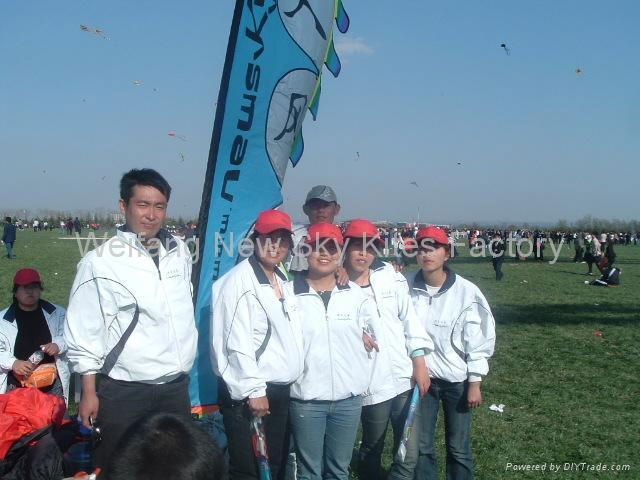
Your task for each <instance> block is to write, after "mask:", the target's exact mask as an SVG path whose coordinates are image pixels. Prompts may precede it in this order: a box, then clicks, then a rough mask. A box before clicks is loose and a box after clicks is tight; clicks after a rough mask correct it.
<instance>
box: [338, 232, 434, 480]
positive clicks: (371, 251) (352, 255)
mask: <svg viewBox="0 0 640 480" xmlns="http://www.w3.org/2000/svg"><path fill="white" fill-rule="evenodd" d="M344 237H345V244H346V250H345V258H344V267H345V268H346V270H347V273H348V274H349V279H350V280H351V281H352V282H354V283H356V284H357V285H359V286H360V287H361V289H362V291H363V292H364V293H365V294H366V295H367V296H368V297H369V298H370V299H371V301H372V302H373V304H374V305H375V307H376V311H377V313H378V316H379V319H377V321H376V322H374V323H373V326H372V327H373V334H374V335H375V339H376V342H377V344H378V348H379V351H378V352H375V353H373V354H372V356H373V358H372V368H371V380H370V384H369V388H368V389H367V392H366V394H365V395H364V397H363V407H362V416H361V420H362V443H361V444H360V452H359V455H358V457H359V458H358V460H359V462H358V463H359V475H360V477H361V478H366V479H367V480H377V479H379V478H381V476H382V472H381V468H380V460H381V456H382V450H383V448H384V440H385V437H386V433H387V427H388V425H389V421H391V426H392V428H393V440H394V441H393V452H394V453H395V452H396V451H397V450H398V446H399V444H400V440H401V438H402V431H403V428H404V422H405V420H406V418H407V413H408V410H409V404H410V403H411V396H412V395H411V394H412V384H413V383H416V384H417V386H418V388H419V389H420V396H421V397H422V396H424V395H425V393H427V390H429V384H430V380H429V373H428V370H427V365H426V363H425V355H427V354H428V353H430V352H432V351H433V341H432V340H431V337H429V335H428V334H427V332H426V330H425V329H424V327H423V326H422V323H421V322H420V320H419V319H418V317H417V315H416V312H415V310H414V308H413V303H412V302H411V296H410V294H409V287H408V286H407V281H406V279H405V278H404V276H403V275H402V274H400V273H398V272H396V271H395V268H394V267H393V266H392V265H390V264H389V263H385V262H382V261H381V260H380V259H378V257H377V254H378V252H379V251H381V250H382V248H383V244H382V240H381V239H380V235H379V232H378V229H377V227H376V226H375V225H374V224H373V223H371V222H370V221H368V220H353V221H352V222H351V223H350V224H349V225H348V226H347V229H346V230H345V233H344ZM418 425H419V421H418V420H415V423H414V429H413V431H412V434H411V436H410V437H409V441H408V443H407V445H406V447H407V453H406V456H405V459H404V461H402V462H400V461H397V460H396V459H395V455H394V462H393V464H392V465H391V469H390V470H389V474H388V477H387V478H388V479H389V480H391V479H393V480H398V479H402V480H412V479H413V471H414V468H415V465H416V462H417V460H418V429H417V428H416V427H417V426H418Z"/></svg>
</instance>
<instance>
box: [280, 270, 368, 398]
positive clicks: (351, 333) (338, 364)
mask: <svg viewBox="0 0 640 480" xmlns="http://www.w3.org/2000/svg"><path fill="white" fill-rule="evenodd" d="M285 291H286V292H287V293H286V294H285V295H286V296H287V298H289V297H290V296H291V295H295V302H291V305H290V306H289V314H290V315H291V316H297V317H298V318H299V319H300V321H301V323H302V333H303V338H304V371H303V373H302V375H301V376H300V378H298V380H297V381H296V382H295V383H294V384H293V385H292V386H291V397H292V398H296V399H298V400H330V401H336V400H343V399H345V398H349V397H352V396H357V395H362V394H363V393H364V392H365V391H366V390H367V387H368V386H369V372H370V368H371V367H370V364H371V360H370V359H369V357H368V355H367V351H366V350H365V348H364V344H363V341H362V332H363V329H364V328H365V326H366V325H367V324H369V323H371V322H372V321H373V320H374V318H373V317H375V315H376V313H375V307H374V306H373V305H372V303H371V301H370V300H369V299H368V298H367V296H366V295H365V294H364V293H363V292H362V291H361V288H360V287H359V286H358V285H356V284H355V283H352V282H350V283H349V285H348V286H344V287H340V286H337V287H336V288H334V289H333V291H332V293H331V299H330V300H329V306H328V308H327V309H325V306H324V303H323V301H322V298H321V297H320V295H318V294H317V293H316V292H315V291H314V290H313V289H311V288H309V284H308V283H307V281H306V278H305V275H304V274H299V275H296V276H295V278H294V280H293V281H292V282H288V283H287V284H285Z"/></svg>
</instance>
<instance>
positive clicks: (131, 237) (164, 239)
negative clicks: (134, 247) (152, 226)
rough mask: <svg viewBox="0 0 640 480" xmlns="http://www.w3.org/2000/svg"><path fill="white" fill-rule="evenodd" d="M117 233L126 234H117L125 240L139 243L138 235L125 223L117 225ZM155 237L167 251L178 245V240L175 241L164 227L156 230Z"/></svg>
mask: <svg viewBox="0 0 640 480" xmlns="http://www.w3.org/2000/svg"><path fill="white" fill-rule="evenodd" d="M118 233H123V234H128V235H119V236H120V237H122V238H124V239H125V240H128V241H133V242H134V243H136V242H137V243H140V241H139V240H138V235H136V234H135V233H134V232H132V231H131V230H129V227H128V226H127V224H126V223H125V224H124V225H122V226H121V227H118ZM155 238H157V239H158V240H159V241H160V243H161V244H162V246H163V247H164V248H165V249H166V250H167V252H169V251H171V250H173V249H174V248H176V247H177V246H178V242H177V241H176V239H175V237H174V236H173V235H171V234H170V233H169V232H168V231H167V230H166V229H164V228H161V229H160V230H158V233H157V234H156V236H155Z"/></svg>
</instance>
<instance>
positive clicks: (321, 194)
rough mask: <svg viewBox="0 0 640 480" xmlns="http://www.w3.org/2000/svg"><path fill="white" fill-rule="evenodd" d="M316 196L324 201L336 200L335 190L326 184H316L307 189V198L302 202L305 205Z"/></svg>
mask: <svg viewBox="0 0 640 480" xmlns="http://www.w3.org/2000/svg"><path fill="white" fill-rule="evenodd" d="M316 198H318V199H320V200H324V201H325V202H336V203H337V202H338V197H336V192H334V191H333V188H331V187H328V186H326V185H316V186H315V187H313V188H312V189H311V190H309V193H307V199H306V200H305V202H304V203H305V205H306V204H307V203H309V202H310V201H311V200H313V199H316Z"/></svg>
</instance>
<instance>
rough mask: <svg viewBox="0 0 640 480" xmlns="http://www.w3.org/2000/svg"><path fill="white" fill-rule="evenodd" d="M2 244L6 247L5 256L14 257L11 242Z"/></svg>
mask: <svg viewBox="0 0 640 480" xmlns="http://www.w3.org/2000/svg"><path fill="white" fill-rule="evenodd" d="M4 246H5V248H6V249H7V258H16V255H15V254H14V253H13V242H5V244H4Z"/></svg>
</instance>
